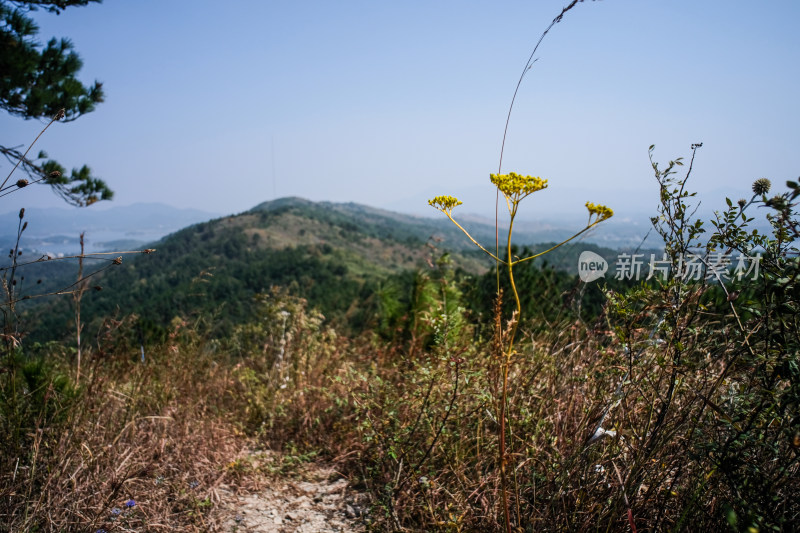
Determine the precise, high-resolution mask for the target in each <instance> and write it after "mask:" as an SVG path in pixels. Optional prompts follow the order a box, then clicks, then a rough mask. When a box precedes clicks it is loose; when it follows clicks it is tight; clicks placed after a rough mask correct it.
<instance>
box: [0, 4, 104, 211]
mask: <svg viewBox="0 0 800 533" xmlns="http://www.w3.org/2000/svg"><path fill="white" fill-rule="evenodd" d="M101 1H102V0H0V109H2V110H3V111H6V112H7V113H9V114H10V115H12V116H16V117H21V118H23V119H26V120H28V119H46V120H49V121H50V122H53V121H58V120H63V121H72V120H75V119H77V118H78V117H80V116H81V115H84V114H85V113H89V112H91V111H93V110H94V109H95V106H96V105H97V104H98V103H100V102H102V101H103V98H104V94H103V85H102V83H100V82H98V81H95V82H94V83H92V84H91V85H88V86H87V85H84V84H83V83H82V82H81V81H80V80H78V78H77V74H78V72H79V71H80V69H81V67H82V66H83V62H82V60H81V58H80V56H79V55H78V54H77V53H76V52H75V51H74V49H73V45H72V42H71V41H70V40H69V39H66V38H61V39H56V38H51V39H50V40H49V41H48V42H47V45H42V44H41V43H40V42H39V41H37V40H36V36H37V34H38V32H39V27H38V25H37V24H36V23H35V22H34V20H33V19H32V18H31V16H30V13H31V12H33V11H36V10H39V9H42V10H45V11H48V12H52V13H56V14H58V13H60V12H61V11H63V10H64V9H66V8H68V7H73V6H85V5H87V4H89V3H100V2H101ZM0 152H1V153H2V154H3V155H5V156H6V158H7V159H8V160H9V161H10V162H11V163H12V164H13V165H14V168H20V169H21V170H23V171H24V172H26V173H27V174H28V176H29V177H30V178H31V181H29V180H27V179H19V180H17V181H16V182H14V183H12V184H10V185H8V186H6V183H5V182H4V183H3V185H2V187H0V193H10V192H13V191H14V190H15V189H19V188H22V187H25V186H27V185H29V184H30V183H45V184H48V185H50V186H51V187H52V188H53V189H54V190H55V192H56V193H58V194H59V195H60V196H61V197H62V198H64V199H65V200H66V201H67V202H69V203H71V204H73V205H78V206H85V205H89V204H92V203H94V202H96V201H98V200H108V199H111V197H112V194H113V193H112V192H111V190H110V189H109V188H108V186H107V185H106V183H105V182H104V181H103V180H101V179H99V178H97V177H95V176H93V175H92V172H91V170H90V169H89V167H87V166H86V165H84V166H83V167H81V168H76V169H73V170H72V172H71V173H70V174H69V175H68V174H67V171H66V169H65V168H64V167H63V166H62V165H61V164H59V163H58V162H57V161H55V160H52V159H48V156H47V154H46V153H45V152H39V153H38V155H37V156H36V157H35V158H29V157H28V155H27V152H22V151H20V150H19V149H17V148H14V147H7V146H3V145H0ZM9 177H10V174H9ZM6 181H8V178H6Z"/></svg>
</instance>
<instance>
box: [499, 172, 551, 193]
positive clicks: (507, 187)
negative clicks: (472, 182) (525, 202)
mask: <svg viewBox="0 0 800 533" xmlns="http://www.w3.org/2000/svg"><path fill="white" fill-rule="evenodd" d="M489 179H491V180H492V183H494V184H495V186H497V188H498V189H500V192H502V193H503V194H505V195H506V196H508V197H509V198H511V199H514V198H516V199H522V198H524V197H525V196H528V195H529V194H531V193H534V192H536V191H541V190H542V189H544V188H546V187H547V180H543V179H542V178H540V177H538V176H523V175H521V174H517V173H516V172H511V173H509V174H489Z"/></svg>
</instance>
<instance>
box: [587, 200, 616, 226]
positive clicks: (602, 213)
mask: <svg viewBox="0 0 800 533" xmlns="http://www.w3.org/2000/svg"><path fill="white" fill-rule="evenodd" d="M586 209H588V210H589V218H590V219H591V218H592V215H597V220H596V221H595V222H600V221H601V220H607V219H609V218H611V217H613V216H614V211H613V210H612V209H611V208H610V207H606V206H604V205H600V204H593V203H592V202H586Z"/></svg>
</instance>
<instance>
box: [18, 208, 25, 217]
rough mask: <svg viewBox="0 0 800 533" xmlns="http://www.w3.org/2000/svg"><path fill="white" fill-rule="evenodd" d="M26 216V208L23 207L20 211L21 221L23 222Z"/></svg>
mask: <svg viewBox="0 0 800 533" xmlns="http://www.w3.org/2000/svg"><path fill="white" fill-rule="evenodd" d="M24 216H25V208H24V207H23V208H22V209H20V210H19V219H20V220H22V217H24Z"/></svg>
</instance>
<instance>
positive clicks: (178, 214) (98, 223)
mask: <svg viewBox="0 0 800 533" xmlns="http://www.w3.org/2000/svg"><path fill="white" fill-rule="evenodd" d="M285 202H300V203H303V204H304V205H309V206H310V205H319V206H320V207H325V208H332V209H334V210H339V211H342V212H350V213H360V214H365V213H369V212H372V213H374V214H378V215H381V216H385V217H389V218H390V219H396V220H398V221H402V222H403V223H406V224H412V225H414V226H416V227H418V228H419V230H420V232H423V233H424V231H425V228H429V229H430V230H433V229H434V228H435V229H437V230H443V231H445V232H449V231H450V230H456V233H453V234H452V235H453V236H456V235H460V232H458V231H457V229H456V228H455V227H454V226H453V225H452V223H450V221H448V220H447V219H446V217H445V216H444V215H442V214H441V213H438V212H436V211H435V210H434V209H433V208H431V207H429V206H427V205H426V204H423V206H422V207H421V208H418V209H414V210H413V213H414V214H403V213H400V212H396V211H395V210H391V209H389V210H387V209H378V208H374V207H369V206H363V205H359V204H354V203H331V202H310V201H308V200H304V199H299V198H281V199H277V200H272V201H270V202H265V203H264V204H260V205H266V204H273V203H274V204H275V205H281V204H282V203H285ZM404 206H405V204H404V203H402V202H399V203H398V208H403V207H404ZM405 207H408V206H405ZM580 207H581V208H582V207H583V206H580ZM502 208H503V206H502V205H501V218H500V222H501V225H502V224H504V223H505V222H506V221H505V220H504V219H503V217H502V215H503V213H502ZM404 211H405V212H408V209H404ZM483 211H486V212H481V211H476V210H474V209H471V206H469V205H464V206H461V207H460V208H459V211H456V217H457V219H458V220H459V221H460V222H462V223H463V224H464V225H465V226H467V227H468V228H471V229H470V231H475V232H476V236H477V235H481V236H482V238H484V239H486V241H488V240H491V241H494V216H493V215H490V213H489V212H488V211H487V210H486V209H484V210H483ZM476 213H477V214H476ZM221 216H223V215H222V214H221V213H211V212H207V211H201V210H197V209H179V208H175V207H171V206H169V205H166V204H163V203H140V204H133V205H128V206H117V205H114V204H103V205H98V206H91V207H88V208H69V207H64V208H50V209H41V208H29V209H26V211H25V218H24V221H27V222H28V227H27V229H26V230H25V232H24V234H23V236H22V239H21V241H20V247H21V249H23V250H25V251H27V252H30V253H38V254H46V253H50V254H53V255H59V254H67V255H68V254H72V253H76V252H77V251H79V249H80V246H79V236H80V234H81V232H85V233H86V235H85V246H86V251H87V252H91V251H106V250H127V249H138V248H141V247H144V246H145V245H147V244H151V243H153V242H156V241H158V240H159V239H161V238H163V237H164V236H166V235H169V234H171V233H174V232H176V231H178V230H181V229H183V228H185V227H187V226H191V225H193V224H197V223H199V222H205V221H208V220H212V219H215V218H220V217H221ZM18 222H19V211H17V210H14V211H8V212H6V213H3V214H0V223H1V224H2V225H1V226H0V227H2V231H0V245H2V246H4V247H5V248H13V246H14V243H15V240H16V230H17V227H18ZM584 222H585V216H584V213H580V215H578V214H576V213H574V212H573V213H564V214H563V215H560V216H559V215H558V214H553V213H552V212H551V213H550V214H549V215H546V216H542V217H534V216H533V215H532V216H531V217H530V219H528V220H526V219H525V216H524V215H523V216H521V219H520V220H519V221H518V223H517V225H516V227H515V233H516V235H517V241H518V242H520V243H524V244H534V243H540V242H552V241H558V240H562V239H565V238H567V237H569V236H570V235H572V233H573V232H574V230H575V229H576V228H580V227H581V224H583V223H584ZM648 229H649V221H648V220H647V218H646V217H644V216H641V217H638V219H637V220H632V219H630V218H625V219H623V218H621V217H615V218H613V219H611V220H610V221H608V222H606V223H605V224H603V225H602V226H601V227H599V228H596V229H595V230H594V231H592V232H591V233H590V234H588V235H586V236H585V238H584V239H583V240H584V241H585V242H593V243H596V244H600V245H602V246H606V247H610V248H624V247H630V246H637V245H638V244H640V243H641V241H642V238H643V237H644V236H645V234H646V233H647V231H648ZM462 238H463V236H462V237H458V239H462ZM486 241H484V242H486ZM458 242H459V241H454V242H453V243H452V244H453V245H455V246H459V245H458ZM460 242H461V243H462V244H464V245H466V241H460ZM648 244H650V245H652V243H648Z"/></svg>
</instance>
